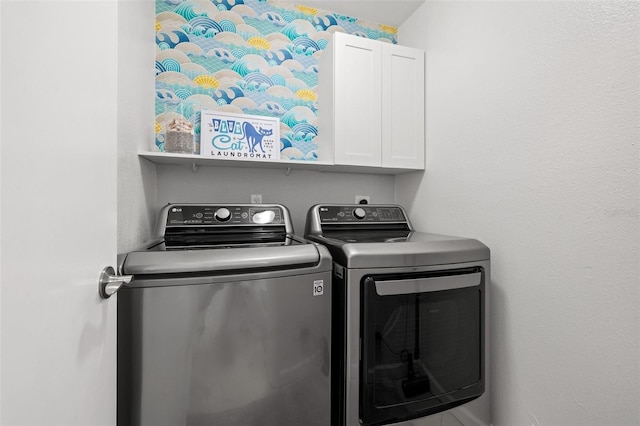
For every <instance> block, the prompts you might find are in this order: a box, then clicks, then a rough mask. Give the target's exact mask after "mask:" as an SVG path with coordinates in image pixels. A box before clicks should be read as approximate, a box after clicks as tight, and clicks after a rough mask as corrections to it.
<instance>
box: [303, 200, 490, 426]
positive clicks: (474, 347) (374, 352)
mask: <svg viewBox="0 0 640 426" xmlns="http://www.w3.org/2000/svg"><path fill="white" fill-rule="evenodd" d="M305 236H306V238H308V239H311V240H314V241H316V242H319V243H321V244H323V245H325V246H326V247H327V248H328V249H329V251H330V252H331V255H332V257H333V259H334V262H335V263H334V273H333V321H334V322H333V353H332V368H333V381H332V398H333V405H332V424H333V425H334V426H343V425H346V426H357V425H364V426H370V425H385V424H390V425H396V426H400V425H402V426H409V425H411V426H428V425H429V426H431V425H433V426H435V425H438V426H440V425H448V426H455V425H489V424H490V405H489V404H490V400H489V398H490V397H489V395H490V390H489V380H488V378H489V351H488V347H489V344H488V342H489V335H488V330H489V327H488V321H489V315H488V314H489V309H488V306H489V280H490V278H489V276H490V260H489V259H490V254H489V249H488V248H487V247H486V246H485V245H484V244H482V243H480V242H479V241H477V240H473V239H467V238H459V237H451V236H445V235H436V234H427V233H421V232H416V231H415V230H414V229H413V227H412V225H411V223H410V221H409V218H408V217H407V214H406V212H405V210H404V209H403V208H402V207H400V206H397V205H335V204H322V205H316V206H313V207H312V208H311V209H310V210H309V212H308V216H307V223H306V230H305Z"/></svg>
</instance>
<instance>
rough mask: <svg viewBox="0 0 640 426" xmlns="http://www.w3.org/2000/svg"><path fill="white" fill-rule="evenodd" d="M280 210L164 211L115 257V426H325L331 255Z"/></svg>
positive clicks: (177, 207)
mask: <svg viewBox="0 0 640 426" xmlns="http://www.w3.org/2000/svg"><path fill="white" fill-rule="evenodd" d="M292 232H293V227H292V222H291V218H290V216H289V212H288V210H287V209H286V208H285V207H284V206H282V205H276V204H271V205H264V204H263V205H257V204H249V205H244V204H242V205H222V204H170V205H167V206H165V207H164V208H163V209H162V210H161V212H160V215H159V220H158V226H157V229H156V231H155V237H156V239H155V240H154V241H152V242H151V243H149V244H147V245H145V246H144V247H142V248H141V249H140V250H135V251H132V252H131V253H127V254H124V255H122V256H121V258H120V261H119V269H120V273H121V274H130V275H133V276H134V278H133V280H132V281H131V283H130V284H128V285H125V286H123V287H121V288H120V289H119V290H118V293H117V294H118V337H117V339H118V373H117V379H118V384H117V388H118V395H117V404H118V405H117V412H118V414H117V419H118V425H119V426H125V425H148V426H161V425H167V426H178V425H190V426H196V425H225V426H236V425H237V426H250V425H260V426H267V425H270V426H283V425H317V426H329V424H330V418H329V412H330V409H329V406H330V371H331V360H330V350H331V337H330V336H331V332H330V328H331V319H330V309H331V306H330V301H331V282H330V278H331V275H330V274H331V256H330V255H329V253H328V251H327V249H326V248H324V247H322V246H319V245H317V244H314V243H310V242H309V241H305V240H303V239H302V238H299V237H296V236H295V235H293V234H292Z"/></svg>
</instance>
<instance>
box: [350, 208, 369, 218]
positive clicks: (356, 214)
mask: <svg viewBox="0 0 640 426" xmlns="http://www.w3.org/2000/svg"><path fill="white" fill-rule="evenodd" d="M366 215H367V212H366V211H364V209H363V208H361V207H358V208H356V209H354V210H353V216H354V217H355V218H356V219H361V220H362V219H364V217H365V216H366Z"/></svg>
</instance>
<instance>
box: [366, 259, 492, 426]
mask: <svg viewBox="0 0 640 426" xmlns="http://www.w3.org/2000/svg"><path fill="white" fill-rule="evenodd" d="M484 286H485V283H484V271H483V269H482V268H466V269H458V270H447V271H437V272H423V273H417V274H403V275H397V274H396V275H370V276H366V277H364V278H363V280H362V281H361V294H362V309H361V318H360V321H361V322H360V324H361V342H362V348H361V353H362V358H361V362H360V377H361V382H360V418H361V420H362V422H363V424H365V425H372V424H385V423H392V422H393V423H395V422H399V421H402V420H407V419H411V418H416V417H422V416H426V415H429V414H433V413H435V412H439V411H443V410H446V409H449V408H451V407H454V406H456V405H460V404H462V403H465V402H467V401H470V400H471V399H474V398H477V397H478V396H480V395H481V394H482V393H483V392H484V377H483V373H482V372H483V371H484V369H483V362H484V359H483V358H484V357H483V354H484V340H483V335H484V333H483V328H484Z"/></svg>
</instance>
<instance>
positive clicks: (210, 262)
mask: <svg viewBox="0 0 640 426" xmlns="http://www.w3.org/2000/svg"><path fill="white" fill-rule="evenodd" d="M161 244H163V243H162V241H158V242H157V244H156V246H157V245H161ZM319 249H320V247H317V246H316V245H315V244H312V243H309V242H304V241H297V244H294V245H278V246H253V247H246V246H244V247H228V248H215V249H195V250H175V251H166V250H154V246H152V247H150V248H149V249H143V250H139V251H133V252H131V253H128V254H126V255H125V258H124V260H123V261H122V263H121V264H122V272H123V273H125V274H133V275H136V274H140V275H143V274H144V275H146V274H175V273H205V272H212V273H214V274H221V273H233V272H242V273H252V272H259V271H267V270H276V269H297V268H304V267H308V266H317V265H318V264H320V262H321V260H322V259H323V258H329V259H330V256H329V255H328V253H327V252H326V250H325V251H323V252H321V251H320V250H319ZM323 253H324V254H323Z"/></svg>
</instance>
